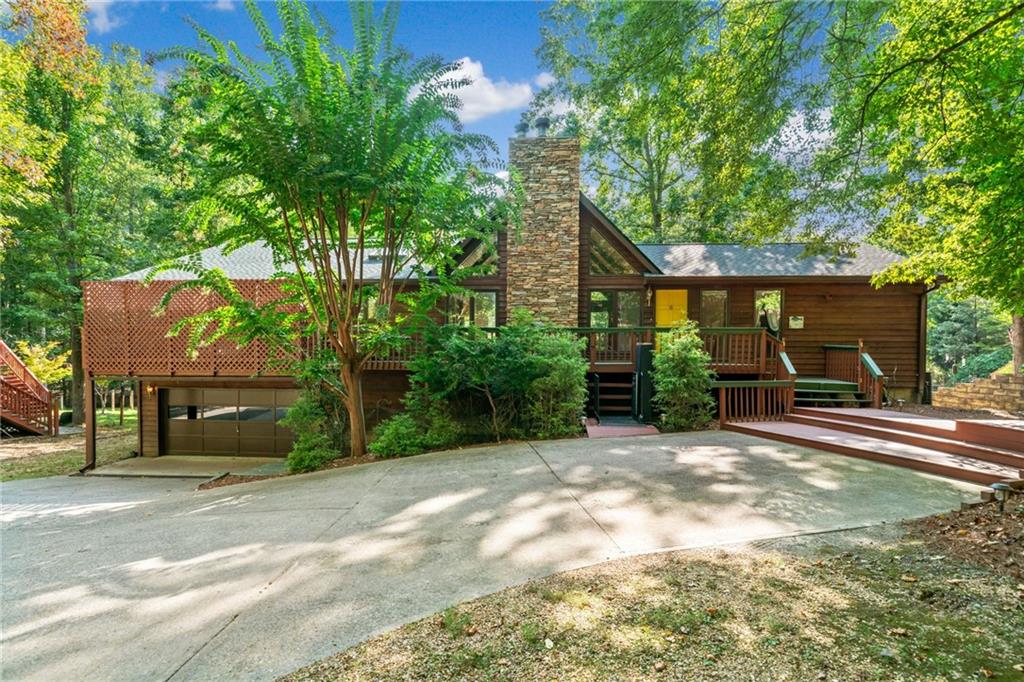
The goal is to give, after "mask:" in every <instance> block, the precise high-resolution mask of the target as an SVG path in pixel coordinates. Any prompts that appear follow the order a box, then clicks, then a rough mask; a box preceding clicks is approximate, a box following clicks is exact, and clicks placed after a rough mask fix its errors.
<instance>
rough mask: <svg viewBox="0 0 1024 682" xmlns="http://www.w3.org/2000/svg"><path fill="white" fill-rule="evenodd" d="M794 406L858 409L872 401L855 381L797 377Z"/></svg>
mask: <svg viewBox="0 0 1024 682" xmlns="http://www.w3.org/2000/svg"><path fill="white" fill-rule="evenodd" d="M794 393H795V399H794V404H795V405H796V406H798V407H800V406H803V407H857V406H860V405H869V404H871V399H870V398H869V397H868V396H867V395H866V394H865V393H864V392H863V391H861V390H860V387H859V386H858V384H857V382H855V381H841V380H839V379H826V378H823V377H797V379H796V388H795V391H794Z"/></svg>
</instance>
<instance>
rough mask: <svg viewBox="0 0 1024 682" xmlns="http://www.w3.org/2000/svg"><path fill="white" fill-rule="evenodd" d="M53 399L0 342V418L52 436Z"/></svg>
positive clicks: (12, 352) (54, 419)
mask: <svg viewBox="0 0 1024 682" xmlns="http://www.w3.org/2000/svg"><path fill="white" fill-rule="evenodd" d="M54 400H55V396H54V395H53V394H51V393H50V390H49V389H48V388H46V386H45V384H43V382H41V381H40V380H39V379H38V378H36V375H35V374H33V373H32V371H31V370H30V369H29V368H28V367H26V366H25V363H23V362H22V361H21V358H19V357H18V356H17V355H15V353H14V351H12V350H11V349H10V348H9V347H8V346H7V344H6V343H4V342H3V340H0V416H2V417H3V418H4V419H6V420H8V421H10V422H12V423H14V424H16V425H17V426H19V427H21V428H23V429H26V430H29V431H33V432H35V433H47V434H51V435H52V434H56V433H57V423H58V418H56V417H55V408H54V405H55V403H54ZM58 416H59V415H58Z"/></svg>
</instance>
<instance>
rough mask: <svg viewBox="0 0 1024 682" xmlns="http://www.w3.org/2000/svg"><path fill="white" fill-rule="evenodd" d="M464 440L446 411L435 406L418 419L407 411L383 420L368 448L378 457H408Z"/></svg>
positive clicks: (458, 427)
mask: <svg viewBox="0 0 1024 682" xmlns="http://www.w3.org/2000/svg"><path fill="white" fill-rule="evenodd" d="M461 440H462V429H461V428H460V426H459V424H458V423H457V422H456V421H455V420H453V419H452V418H451V417H450V416H448V414H446V413H445V412H443V411H440V410H436V409H434V410H431V411H430V412H429V413H428V414H427V415H426V418H425V419H417V418H415V417H414V416H413V414H412V413H411V412H408V411H407V412H400V413H398V414H396V415H395V416H393V417H391V418H390V419H387V420H385V421H383V422H381V423H380V424H379V425H378V426H377V428H376V429H375V430H374V432H373V439H372V440H371V442H370V444H369V446H368V449H369V451H370V452H371V453H372V454H374V455H376V456H377V457H408V456H409V455H418V454H419V453H421V452H427V451H428V450H444V449H446V448H450V447H454V446H456V445H458V444H459V443H460V442H461Z"/></svg>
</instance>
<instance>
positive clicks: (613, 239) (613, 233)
mask: <svg viewBox="0 0 1024 682" xmlns="http://www.w3.org/2000/svg"><path fill="white" fill-rule="evenodd" d="M580 213H581V214H582V213H587V214H589V215H590V216H592V217H593V218H594V220H595V222H596V223H597V224H598V225H599V226H600V228H601V231H602V232H603V235H604V237H605V239H606V240H607V241H608V242H609V243H610V244H611V246H612V247H613V248H615V249H616V250H617V251H619V252H620V253H622V254H623V255H625V256H627V257H629V259H630V260H632V261H634V262H635V263H636V264H637V265H639V266H640V267H639V271H640V272H641V273H643V274H657V273H659V272H661V271H660V270H659V269H658V266H657V265H656V264H655V263H654V262H653V261H652V260H651V259H650V258H649V257H648V256H647V254H645V253H644V252H643V251H642V250H640V249H639V248H637V245H636V244H634V243H633V240H631V239H630V238H629V237H627V236H626V235H625V233H623V232H622V230H620V229H619V228H618V227H616V225H615V223H613V222H612V221H611V219H610V218H609V217H608V216H606V215H605V214H604V213H602V212H601V209H599V208H598V207H597V206H596V205H595V204H594V202H592V201H591V200H590V199H588V198H587V197H586V196H585V195H584V194H583V193H582V192H580ZM582 225H583V221H582V220H581V221H580V226H581V229H582Z"/></svg>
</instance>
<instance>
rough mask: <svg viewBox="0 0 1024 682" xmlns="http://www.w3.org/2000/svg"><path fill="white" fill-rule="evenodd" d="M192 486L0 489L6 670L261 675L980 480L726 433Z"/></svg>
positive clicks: (940, 497)
mask: <svg viewBox="0 0 1024 682" xmlns="http://www.w3.org/2000/svg"><path fill="white" fill-rule="evenodd" d="M194 486H195V481H182V480H168V479H109V478H106V479H104V478H50V479H40V480H35V481H24V482H15V483H6V484H3V485H2V486H0V496H2V512H3V524H4V525H3V536H2V540H3V543H2V569H3V573H2V583H3V585H2V587H3V598H2V607H3V612H2V618H3V620H2V665H3V669H2V671H0V676H2V677H3V678H4V679H11V680H14V679H19V680H20V679H38V680H56V679H76V680H94V679H96V680H98V679H103V680H119V679H123V680H140V679H145V680H170V679H174V680H200V679H201V680H209V679H270V678H273V677H275V676H276V675H279V674H282V673H286V672H289V671H291V670H292V669H294V668H297V667H299V666H301V665H303V664H306V663H309V662H311V661H314V660H316V659H318V658H321V657H323V656H326V655H328V654H331V653H333V652H335V651H337V650H339V649H342V648H345V647H348V646H349V645H352V644H354V643H356V642H359V641H361V640H363V639H366V638H367V637H369V636H371V635H374V634H376V633H379V632H381V631H383V630H386V629H389V628H391V627H393V626H396V625H398V624H401V623H404V622H407V621H410V620H413V619H416V618H419V617H422V616H426V615H428V614H430V613H433V612H434V611H437V610H438V609H441V608H444V607H446V606H448V605H450V604H452V603H455V602H458V601H461V600H464V599H467V598H470V597H475V596H478V595H482V594H486V593H489V592H493V591H495V590H498V589H501V588H504V587H506V586H509V585H513V584H516V583H520V582H523V581H525V580H528V579H530V578H534V577H538V576H543V575H546V574H550V573H553V572H557V571H561V570H565V569H569V568H575V567H579V566H583V565H586V564H590V563H594V562H599V561H604V560H606V559H612V558H616V557H620V556H623V555H625V554H629V553H635V552H650V551H655V550H660V549H666V548H671V547H687V546H699V545H707V544H712V543H727V542H735V541H741V540H750V539H755V538H765V537H775V536H780V535H787V534H794V533H799V532H806V531H820V530H829V529H837V528H846V527H854V526H861V525H865V524H874V523H880V522H882V521H887V520H895V519H899V518H904V517H910V516H920V515H925V514H929V513H933V512H937V511H942V510H948V509H952V508H954V507H956V506H957V505H958V504H959V502H960V501H961V500H962V499H977V492H976V491H977V487H975V486H971V485H967V484H959V483H954V482H951V481H947V480H944V479H939V478H935V477H931V476H927V475H924V474H918V473H914V472H911V471H908V470H904V469H898V468H894V467H890V466H887V465H884V464H876V463H873V462H867V461H861V460H856V459H850V458H845V457H842V456H839V455H833V454H829V453H824V452H818V451H815V450H807V449H803V448H799V447H794V446H789V445H784V444H781V443H775V442H772V441H766V440H760V439H757V438H753V437H750V436H745V435H741V434H733V433H727V432H705V433H693V434H681V435H666V436H650V437H644V438H629V439H606V440H573V441H557V442H545V443H534V444H515V445H506V446H495V447H486V448H479V449H472V450H466V451H462V452H453V453H439V454H434V455H426V456H421V457H415V458H411V459H405V460H396V461H391V462H385V463H380V464H371V465H366V466H360V467H353V468H350V469H342V470H336V471H331V472H322V473H318V474H312V475H308V476H296V477H290V478H286V479H279V480H269V481H261V482H257V483H249V484H245V485H240V486H233V487H228V488H221V489H216V490H209V491H205V492H195V491H193V490H192V488H193V487H194Z"/></svg>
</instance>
